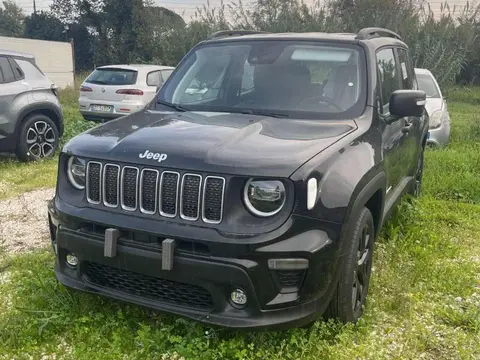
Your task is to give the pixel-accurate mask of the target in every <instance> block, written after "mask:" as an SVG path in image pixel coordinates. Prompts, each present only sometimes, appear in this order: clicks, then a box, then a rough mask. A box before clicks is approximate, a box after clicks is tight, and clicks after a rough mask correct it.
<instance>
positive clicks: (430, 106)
mask: <svg viewBox="0 0 480 360" xmlns="http://www.w3.org/2000/svg"><path fill="white" fill-rule="evenodd" d="M442 107H443V99H441V98H427V103H426V104H425V109H426V110H427V113H428V116H432V114H433V113H434V112H435V111H437V110H441V109H442Z"/></svg>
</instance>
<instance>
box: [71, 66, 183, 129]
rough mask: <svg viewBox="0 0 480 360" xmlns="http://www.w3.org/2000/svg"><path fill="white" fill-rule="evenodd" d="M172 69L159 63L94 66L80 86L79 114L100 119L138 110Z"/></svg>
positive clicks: (91, 118)
mask: <svg viewBox="0 0 480 360" xmlns="http://www.w3.org/2000/svg"><path fill="white" fill-rule="evenodd" d="M173 70H174V67H171V66H159V65H108V66H102V67H98V68H97V69H95V71H93V72H92V73H91V74H90V75H89V76H88V77H87V78H86V79H85V81H84V82H83V83H82V85H81V87H80V97H79V99H78V102H79V107H80V113H81V114H82V115H83V117H84V118H85V120H91V121H100V122H104V121H106V120H110V119H114V118H117V117H120V116H125V115H128V114H131V113H134V112H137V111H139V110H142V109H143V108H144V107H145V105H146V104H147V103H149V102H150V101H151V100H152V99H153V98H154V96H155V94H156V93H157V91H158V90H159V88H160V87H161V86H162V85H163V83H164V82H165V81H166V80H167V79H168V77H169V76H170V74H171V73H172V72H173Z"/></svg>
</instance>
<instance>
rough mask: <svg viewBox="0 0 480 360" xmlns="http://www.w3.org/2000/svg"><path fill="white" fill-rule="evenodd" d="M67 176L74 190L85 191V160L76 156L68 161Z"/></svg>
mask: <svg viewBox="0 0 480 360" xmlns="http://www.w3.org/2000/svg"><path fill="white" fill-rule="evenodd" d="M67 176H68V180H69V181H70V184H72V186H73V187H74V188H76V189H78V190H83V189H85V160H83V159H80V158H78V157H76V156H72V157H71V158H70V159H68V167H67Z"/></svg>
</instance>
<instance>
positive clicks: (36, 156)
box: [15, 114, 59, 161]
mask: <svg viewBox="0 0 480 360" xmlns="http://www.w3.org/2000/svg"><path fill="white" fill-rule="evenodd" d="M58 145H59V134H58V129H57V125H55V123H54V122H53V120H52V119H50V118H49V117H48V116H45V115H43V114H34V115H31V116H30V117H28V118H27V119H26V120H25V121H24V122H23V124H22V125H21V127H20V132H19V139H18V144H17V149H16V151H15V153H16V155H17V157H18V158H19V159H20V160H21V161H35V160H40V159H48V158H51V157H52V156H53V155H54V154H55V152H56V151H57V149H58Z"/></svg>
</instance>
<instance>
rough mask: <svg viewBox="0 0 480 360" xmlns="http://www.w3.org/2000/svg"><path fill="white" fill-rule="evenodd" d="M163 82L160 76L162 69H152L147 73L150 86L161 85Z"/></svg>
mask: <svg viewBox="0 0 480 360" xmlns="http://www.w3.org/2000/svg"><path fill="white" fill-rule="evenodd" d="M161 83H162V79H161V78H160V71H152V72H151V73H148V75H147V85H148V86H159V85H160V84H161Z"/></svg>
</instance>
